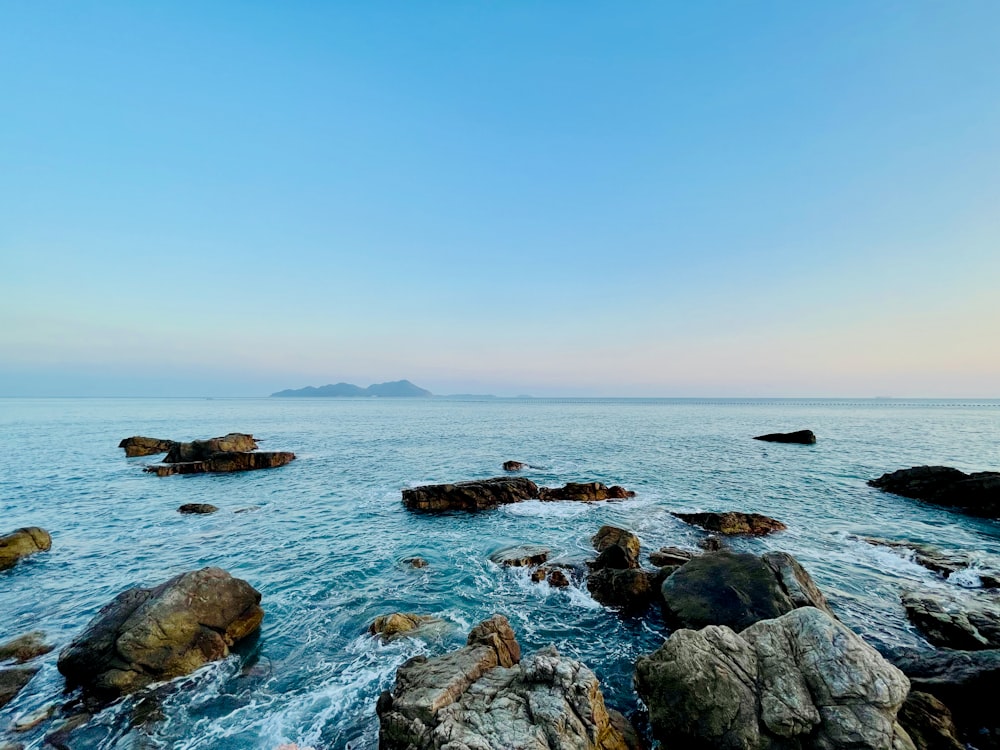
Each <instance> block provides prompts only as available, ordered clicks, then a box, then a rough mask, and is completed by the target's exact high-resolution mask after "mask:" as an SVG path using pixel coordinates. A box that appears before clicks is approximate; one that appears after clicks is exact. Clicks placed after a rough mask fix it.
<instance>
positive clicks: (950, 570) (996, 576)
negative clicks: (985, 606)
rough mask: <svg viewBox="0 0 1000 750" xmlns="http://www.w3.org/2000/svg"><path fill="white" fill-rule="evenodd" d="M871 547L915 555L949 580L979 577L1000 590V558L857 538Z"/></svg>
mask: <svg viewBox="0 0 1000 750" xmlns="http://www.w3.org/2000/svg"><path fill="white" fill-rule="evenodd" d="M858 538H860V539H861V541H863V542H867V543H868V544H871V545H875V546H879V547H888V548H889V549H892V550H893V551H895V552H898V553H899V554H900V555H902V556H904V557H906V556H912V558H913V561H914V562H915V563H917V564H918V565H921V566H923V567H925V568H927V569H928V570H932V571H934V572H935V573H938V574H940V575H941V576H943V577H945V578H948V577H950V576H952V575H954V574H955V573H968V574H971V575H974V576H976V577H978V578H979V580H980V582H981V583H982V585H983V586H985V587H987V588H1000V557H998V556H996V555H988V554H986V553H983V552H978V551H973V552H969V551H965V550H943V549H941V548H939V547H935V546H934V545H932V544H920V543H918V542H900V541H896V540H892V539H880V538H878V537H858Z"/></svg>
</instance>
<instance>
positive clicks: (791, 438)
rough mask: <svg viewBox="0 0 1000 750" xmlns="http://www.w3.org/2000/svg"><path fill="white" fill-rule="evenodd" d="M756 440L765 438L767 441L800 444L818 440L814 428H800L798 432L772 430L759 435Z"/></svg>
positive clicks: (811, 443)
mask: <svg viewBox="0 0 1000 750" xmlns="http://www.w3.org/2000/svg"><path fill="white" fill-rule="evenodd" d="M754 440H763V441H765V442H767V443H798V444H799V445H813V444H814V443H815V442H816V435H815V434H814V433H813V431H812V430H798V431H796V432H770V433H768V434H767V435H757V437H755V438H754Z"/></svg>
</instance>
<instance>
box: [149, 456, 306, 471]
mask: <svg viewBox="0 0 1000 750" xmlns="http://www.w3.org/2000/svg"><path fill="white" fill-rule="evenodd" d="M293 460H295V454H294V453H290V452H288V451H270V452H266V451H261V452H259V453H216V454H214V455H212V456H211V457H210V458H207V459H205V460H204V461H187V462H183V463H162V464H154V465H152V466H147V467H146V468H145V469H144V471H146V472H149V473H150V474H156V475H157V476H158V477H169V476H172V475H174V474H216V473H229V472H234V471H253V470H254V469H274V468H277V467H279V466H284V465H286V464H288V463H291V462H292V461H293Z"/></svg>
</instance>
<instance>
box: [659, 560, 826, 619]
mask: <svg viewBox="0 0 1000 750" xmlns="http://www.w3.org/2000/svg"><path fill="white" fill-rule="evenodd" d="M660 594H661V596H662V598H663V604H664V614H665V615H666V616H667V619H668V620H669V621H670V622H671V623H672V624H674V625H675V626H677V627H682V628H695V629H697V628H702V627H705V626H706V625H726V626H728V627H730V628H732V629H733V630H737V631H739V630H743V629H744V628H746V627H748V626H750V625H752V624H753V623H755V622H758V621H759V620H769V619H772V618H775V617H780V616H781V615H784V614H786V613H788V612H791V611H792V610H794V609H796V608H798V607H806V606H811V607H816V608H818V609H820V610H822V611H823V612H824V613H826V614H827V615H830V616H832V614H833V613H832V612H831V611H830V609H829V605H827V603H826V598H825V597H824V596H823V594H822V593H821V592H820V591H819V589H818V588H817V587H816V584H815V583H814V582H813V580H812V578H811V577H810V576H809V574H808V573H807V572H806V571H805V569H804V568H803V567H802V566H801V565H799V563H798V562H797V561H796V560H795V558H793V557H792V556H791V555H789V554H787V553H784V552H769V553H767V554H766V555H764V556H763V557H755V556H754V555H749V554H742V553H741V554H737V553H733V552H725V551H723V552H711V553H707V554H704V555H700V556H698V557H695V558H693V559H692V560H691V561H690V562H688V563H686V564H685V565H683V566H681V567H680V568H678V569H677V570H675V571H674V572H673V573H672V574H671V575H670V576H669V577H668V578H667V579H666V580H665V581H664V582H663V585H662V586H661V587H660Z"/></svg>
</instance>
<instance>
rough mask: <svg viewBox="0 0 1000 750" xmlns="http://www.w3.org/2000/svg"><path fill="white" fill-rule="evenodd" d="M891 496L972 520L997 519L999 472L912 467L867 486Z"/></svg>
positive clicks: (999, 501)
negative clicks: (949, 509) (943, 507)
mask: <svg viewBox="0 0 1000 750" xmlns="http://www.w3.org/2000/svg"><path fill="white" fill-rule="evenodd" d="M868 484H869V485H871V486H872V487H876V488H878V489H880V490H883V491H885V492H891V493H893V494H894V495H902V496H903V497H909V498H913V499H915V500H924V501H926V502H929V503H935V504H937V505H946V506H949V507H952V508H956V509H958V510H961V511H962V512H963V513H968V514H969V515H973V516H982V517H985V518H998V517H1000V472H995V471H981V472H978V473H976V474H966V473H965V472H963V471H959V470H958V469H952V468H950V467H947V466H915V467H913V468H911V469H900V470H899V471H893V472H891V473H889V474H883V475H882V476H880V477H879V478H878V479H871V480H869V482H868Z"/></svg>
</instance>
